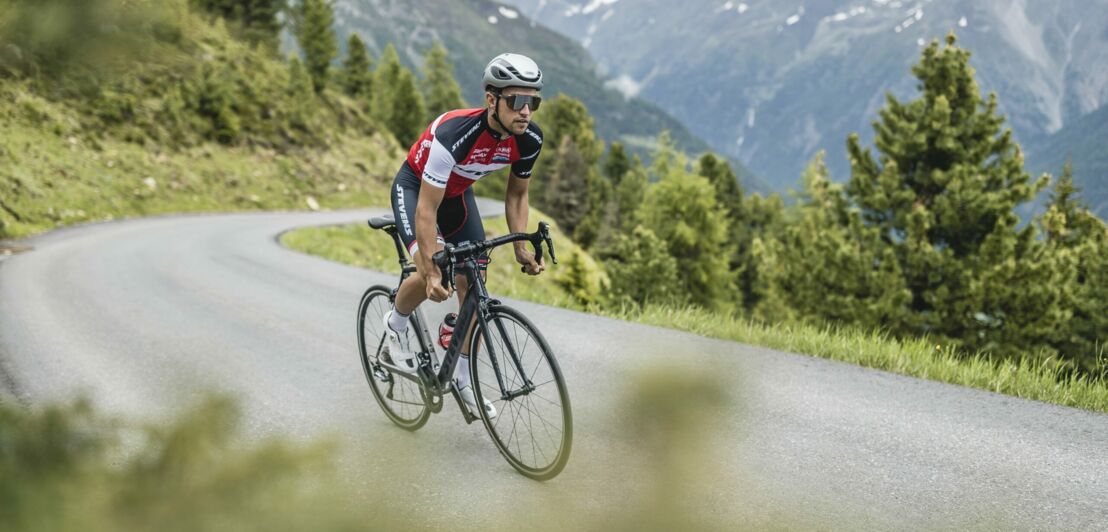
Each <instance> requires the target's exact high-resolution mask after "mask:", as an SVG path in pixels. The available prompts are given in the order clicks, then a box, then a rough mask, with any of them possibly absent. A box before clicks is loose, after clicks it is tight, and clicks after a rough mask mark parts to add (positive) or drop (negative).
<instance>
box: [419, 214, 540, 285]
mask: <svg viewBox="0 0 1108 532" xmlns="http://www.w3.org/2000/svg"><path fill="white" fill-rule="evenodd" d="M521 240H526V241H528V242H530V243H531V245H532V246H534V247H535V262H540V261H542V244H543V243H544V242H545V243H546V248H547V250H548V251H549V252H550V260H551V262H553V263H554V264H558V259H557V257H555V255H554V243H553V242H551V241H550V224H547V223H546V222H539V230H538V231H535V232H534V233H509V234H506V235H504V236H498V237H496V238H492V239H489V240H482V241H480V242H470V243H467V244H462V245H461V246H454V245H453V244H447V245H446V247H444V248H443V249H442V250H441V251H437V252H435V254H434V255H432V257H431V260H432V262H434V263H435V266H438V268H439V270H441V271H442V285H443V286H444V287H449V286H450V285H449V284H448V283H450V282H451V280H452V278H453V277H454V276H453V275H452V272H451V271H450V270H452V269H453V268H454V264H455V263H457V262H458V261H459V260H466V259H468V258H470V257H471V256H473V255H476V254H477V253H481V252H483V251H485V250H488V249H493V248H496V247H499V246H503V245H504V244H508V243H510V242H519V241H521ZM521 271H527V267H526V266H523V267H521Z"/></svg>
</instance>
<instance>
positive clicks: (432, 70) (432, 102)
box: [423, 41, 465, 120]
mask: <svg viewBox="0 0 1108 532" xmlns="http://www.w3.org/2000/svg"><path fill="white" fill-rule="evenodd" d="M423 80H424V90H426V100H427V114H428V120H434V119H435V118H436V117H438V116H439V115H441V114H442V113H445V112H447V111H451V110H453V109H460V108H463V107H465V102H464V101H463V100H462V89H461V88H460V87H458V82H457V81H455V79H454V67H453V65H451V64H450V58H449V57H448V55H447V52H446V47H445V46H443V45H442V43H441V42H438V41H436V42H435V44H434V46H432V47H431V48H429V49H428V50H427V53H426V55H424V61H423Z"/></svg>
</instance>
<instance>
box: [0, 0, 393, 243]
mask: <svg viewBox="0 0 1108 532" xmlns="http://www.w3.org/2000/svg"><path fill="white" fill-rule="evenodd" d="M0 17H2V18H0V28H3V34H2V38H0V41H2V42H3V43H4V46H2V47H0V48H2V49H3V55H2V56H0V57H2V59H3V62H2V63H0V119H2V121H3V123H4V128H3V134H2V135H0V161H2V162H0V238H7V237H16V236H23V235H27V234H32V233H35V232H38V231H42V230H45V229H49V228H52V227H57V226H61V225H67V224H72V223H78V222H85V221H95V220H106V219H112V218H117V217H122V216H133V215H144V214H152V213H162V212H195V211H216V210H219V211H225V210H245V209H309V208H327V207H343V206H364V205H368V204H370V203H375V204H380V203H382V202H383V201H384V200H383V199H382V198H383V190H384V187H383V185H382V183H383V182H384V181H385V180H387V179H391V177H392V174H393V173H394V171H395V167H396V164H397V161H398V160H399V158H400V157H401V156H402V155H401V154H402V153H403V152H402V151H401V150H400V149H399V145H398V144H397V143H396V141H395V140H394V139H393V137H392V135H390V134H388V133H387V132H383V131H382V129H383V128H382V127H381V126H379V125H378V122H377V121H376V120H375V119H374V118H371V117H370V116H369V114H368V112H367V111H366V105H365V104H364V103H363V102H360V101H358V100H357V99H355V98H351V97H348V96H346V95H345V94H343V93H342V92H341V91H338V90H325V91H323V92H322V93H320V94H315V93H314V92H313V91H312V90H311V89H310V84H307V77H306V76H307V74H306V73H305V72H303V70H302V69H301V68H300V67H299V63H298V62H293V63H289V62H288V61H285V60H283V59H281V58H280V57H278V56H276V55H275V54H274V53H273V52H272V51H271V50H269V49H267V48H266V47H265V46H263V45H261V44H254V43H251V42H249V41H244V40H241V39H240V38H237V37H236V35H235V33H236V31H235V29H234V28H235V26H234V24H233V23H224V21H223V20H221V19H215V18H213V17H212V16H211V15H209V14H207V13H206V12H203V11H200V10H198V9H197V8H195V7H193V8H190V7H189V4H188V3H186V2H185V1H183V0H173V1H168V2H153V1H150V2H128V3H119V2H114V1H108V0H95V1H91V2H84V1H78V0H73V1H60V0H59V1H54V2H46V3H38V2H16V3H15V4H14V8H13V9H8V10H4V11H2V12H0ZM97 28H99V29H97Z"/></svg>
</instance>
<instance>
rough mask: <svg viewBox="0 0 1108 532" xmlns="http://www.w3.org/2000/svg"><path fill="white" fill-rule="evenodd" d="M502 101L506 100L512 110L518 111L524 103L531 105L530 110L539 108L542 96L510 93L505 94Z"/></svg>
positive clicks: (533, 110)
mask: <svg viewBox="0 0 1108 532" xmlns="http://www.w3.org/2000/svg"><path fill="white" fill-rule="evenodd" d="M504 101H506V102H508V108H509V109H511V110H513V111H519V110H520V109H523V106H524V105H529V106H531V112H532V113H533V112H535V111H538V110H539V104H541V103H542V98H541V97H539V96H531V95H525V94H512V95H505V96H504Z"/></svg>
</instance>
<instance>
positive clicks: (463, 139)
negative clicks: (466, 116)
mask: <svg viewBox="0 0 1108 532" xmlns="http://www.w3.org/2000/svg"><path fill="white" fill-rule="evenodd" d="M480 127H481V121H480V120H478V121H477V123H476V124H473V127H471V128H469V131H466V134H465V135H462V138H460V139H458V141H457V142H455V143H454V145H453V146H451V147H450V151H451V152H456V151H458V146H461V145H462V142H464V141H465V140H466V139H467V138H469V136H470V135H472V134H473V132H474V131H477V129H478V128H480Z"/></svg>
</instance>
